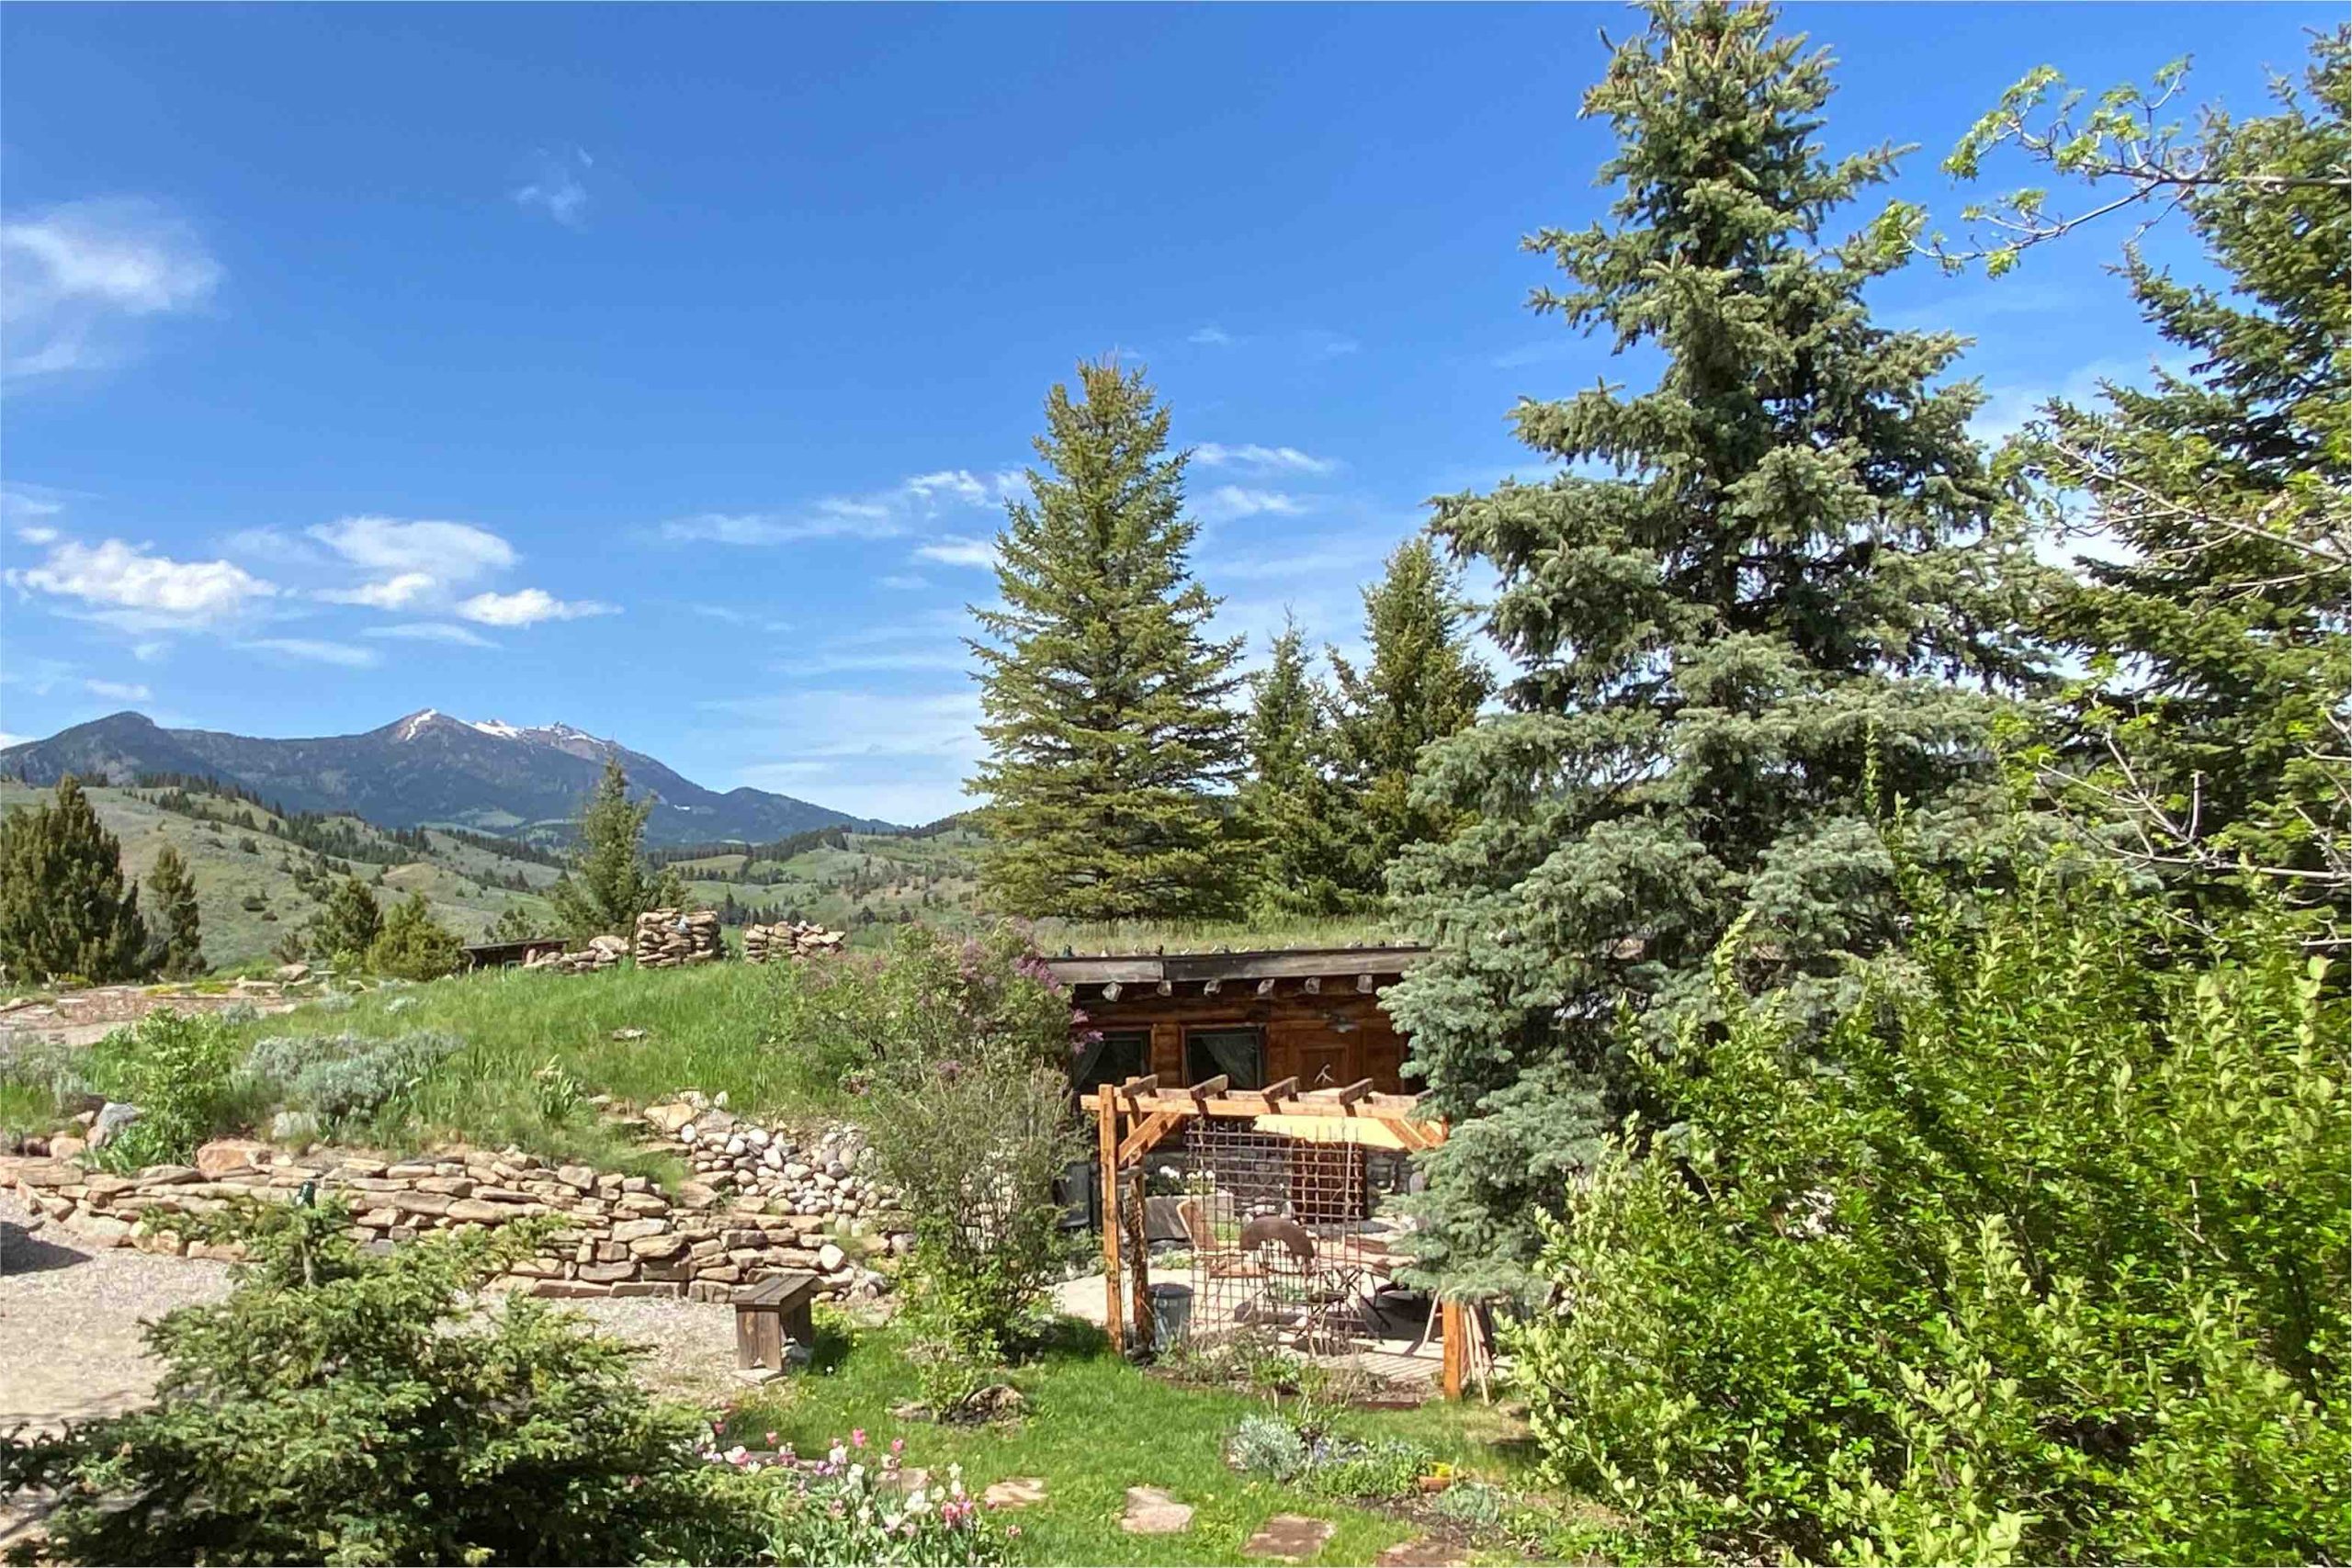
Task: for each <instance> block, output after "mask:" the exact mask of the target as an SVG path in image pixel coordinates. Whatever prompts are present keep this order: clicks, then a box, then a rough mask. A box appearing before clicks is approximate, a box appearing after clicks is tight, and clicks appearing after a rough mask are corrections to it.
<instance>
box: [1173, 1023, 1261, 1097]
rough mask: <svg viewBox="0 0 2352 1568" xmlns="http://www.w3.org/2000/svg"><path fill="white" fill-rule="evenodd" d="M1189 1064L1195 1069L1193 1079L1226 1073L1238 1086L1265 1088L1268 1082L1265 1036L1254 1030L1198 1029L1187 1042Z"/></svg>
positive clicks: (1239, 1087)
mask: <svg viewBox="0 0 2352 1568" xmlns="http://www.w3.org/2000/svg"><path fill="white" fill-rule="evenodd" d="M1186 1044H1187V1045H1188V1047H1189V1049H1188V1050H1187V1051H1186V1053H1185V1055H1186V1056H1187V1058H1188V1060H1187V1062H1186V1064H1185V1065H1186V1066H1188V1067H1189V1068H1190V1069H1191V1070H1192V1075H1193V1082H1194V1083H1198V1082H1200V1081H1201V1080H1202V1079H1203V1078H1206V1077H1216V1075H1217V1074H1219V1073H1223V1074H1224V1075H1225V1076H1226V1077H1228V1078H1230V1079H1232V1080H1233V1087H1234V1088H1235V1089H1263V1088H1264V1087H1265V1084H1266V1053H1265V1047H1264V1043H1263V1041H1262V1038H1261V1036H1260V1034H1259V1032H1258V1031H1256V1030H1254V1029H1202V1030H1195V1031H1194V1032H1193V1034H1192V1035H1191V1036H1190V1038H1189V1039H1188V1040H1187V1041H1186Z"/></svg>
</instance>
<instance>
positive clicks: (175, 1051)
mask: <svg viewBox="0 0 2352 1568" xmlns="http://www.w3.org/2000/svg"><path fill="white" fill-rule="evenodd" d="M240 1055H241V1054H240V1052H239V1051H238V1049H237V1037H236V1032H235V1030H234V1029H233V1028H232V1027H231V1025H230V1024H229V1022H228V1021H227V1020H225V1019H222V1018H219V1017H216V1016H212V1015H209V1014H205V1013H182V1012H178V1011H175V1010H173V1009H170V1008H158V1009H157V1010H155V1011H153V1012H151V1013H148V1014H147V1015H146V1016H144V1017H142V1018H141V1019H140V1020H139V1021H138V1022H136V1023H133V1024H131V1025H130V1027H129V1028H127V1029H118V1030H116V1031H115V1032H113V1033H111V1034H109V1035H107V1037H106V1038H105V1039H104V1040H102V1041H100V1042H99V1043H97V1045H96V1046H95V1047H94V1048H93V1049H92V1051H91V1053H90V1057H91V1059H90V1066H89V1076H90V1080H91V1082H92V1084H93V1086H94V1087H95V1088H96V1089H97V1091H98V1092H99V1093H102V1094H104V1095H106V1096H107V1097H108V1098H109V1099H112V1100H128V1101H129V1102H130V1103H131V1104H133V1105H136V1106H137V1107H139V1109H140V1111H141V1112H142V1114H141V1116H140V1118H139V1120H138V1121H136V1122H132V1123H131V1124H130V1126H129V1127H127V1128H125V1129H124V1130H123V1131H122V1133H121V1134H119V1135H118V1136H117V1137H116V1138H115V1140H114V1141H113V1142H112V1143H110V1144H108V1145H107V1146H106V1148H105V1150H104V1151H103V1157H104V1160H105V1163H107V1164H108V1165H111V1166H114V1167H116V1168H131V1167H135V1166H141V1165H153V1164H157V1163H161V1162H164V1161H185V1160H187V1159H188V1158H189V1157H190V1156H193V1155H194V1154H195V1153H196V1146H197V1145H198V1144H200V1143H202V1142H204V1141H205V1140H206V1139H207V1138H209V1137H212V1136H214V1135H215V1134H220V1133H224V1132H232V1131H234V1130H235V1129H236V1128H237V1127H239V1126H240V1125H243V1122H245V1120H247V1117H248V1114H249V1112H250V1111H251V1108H252V1107H251V1095H250V1092H249V1089H248V1086H247V1085H245V1084H244V1083H243V1082H241V1081H240V1078H239V1075H238V1072H237V1065H238V1060H239V1056H240Z"/></svg>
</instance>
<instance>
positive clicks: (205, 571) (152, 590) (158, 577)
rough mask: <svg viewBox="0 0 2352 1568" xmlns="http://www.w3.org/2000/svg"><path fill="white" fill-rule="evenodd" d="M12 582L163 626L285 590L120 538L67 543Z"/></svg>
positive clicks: (217, 563)
mask: <svg viewBox="0 0 2352 1568" xmlns="http://www.w3.org/2000/svg"><path fill="white" fill-rule="evenodd" d="M6 581H7V582H8V583H9V584H10V585H11V586H12V587H16V588H20V589H28V590H30V591H32V592H40V593H52V594H56V595H59V596H60V597H63V598H69V599H79V600H81V601H83V602H84V603H85V604H93V605H97V606H100V607H102V608H104V609H106V610H109V611H131V612H137V613H138V614H139V615H140V617H141V618H143V619H145V620H147V621H148V622H150V623H151V624H153V625H154V626H170V625H182V626H192V625H198V624H201V623H204V622H208V621H216V620H220V619H222V618H224V617H226V616H229V615H234V614H236V613H237V612H238V611H239V610H241V609H243V607H244V606H245V605H246V604H248V603H250V602H251V601H253V600H255V599H265V598H267V597H269V596H270V595H272V594H274V593H276V592H277V588H276V587H275V586H274V585H273V584H271V583H268V582H265V581H262V580H261V579H260V578H257V577H255V576H254V575H253V574H252V573H251V572H249V571H247V570H245V569H244V568H243V567H241V566H238V565H236V564H235V563H234V562H232V561H225V560H209V561H176V560H173V559H172V558H170V557H168V556H158V555H149V554H147V553H146V552H145V550H144V549H143V547H135V546H131V545H127V544H124V543H123V542H122V541H121V540H119V539H108V540H107V541H106V542H105V543H104V544H101V545H99V546H97V547H95V548H94V547H90V546H87V545H84V544H81V543H78V542H76V541H74V540H71V539H67V540H62V541H60V542H58V543H56V544H54V545H52V546H51V547H50V551H49V558H48V559H47V560H46V561H44V562H43V563H42V564H41V565H40V566H37V567H29V568H27V569H24V570H11V571H9V572H7V573H6Z"/></svg>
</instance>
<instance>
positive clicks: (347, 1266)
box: [0, 1204, 761, 1562]
mask: <svg viewBox="0 0 2352 1568" xmlns="http://www.w3.org/2000/svg"><path fill="white" fill-rule="evenodd" d="M349 1224H350V1215H349V1213H348V1212H347V1211H345V1210H344V1209H343V1208H342V1207H341V1206H340V1205H334V1204H322V1205H320V1206H318V1207H316V1208H311V1207H306V1206H301V1205H268V1206H265V1207H264V1209H263V1210H262V1212H261V1213H259V1214H258V1215H256V1216H255V1217H254V1219H253V1220H252V1221H251V1224H250V1227H249V1228H248V1229H247V1230H246V1232H245V1233H244V1234H245V1235H246V1240H247V1245H248V1247H250V1248H251V1250H252V1253H253V1256H254V1260H255V1261H254V1266H253V1267H252V1268H250V1269H247V1270H246V1271H245V1272H244V1273H243V1277H242V1278H241V1279H240V1280H239V1282H238V1284H237V1287H236V1289H235V1290H234V1291H233V1292H232V1293H231V1295H230V1296H229V1298H228V1299H227V1300H226V1301H224V1302H222V1303H219V1304H218V1305H209V1306H193V1307H183V1308H180V1309H178V1310H177V1311H175V1312H172V1313H170V1314H166V1315H165V1316H164V1318H163V1320H162V1321H161V1322H159V1323H157V1324H155V1325H153V1327H151V1328H150V1329H149V1330H148V1342H149V1344H150V1346H151V1347H152V1348H153V1351H154V1352H155V1354H156V1355H157V1356H158V1357H160V1358H161V1359H162V1360H163V1362H164V1373H163V1378H162V1381H161V1382H160V1384H159V1386H158V1389H157V1394H156V1402H155V1404H153V1405H152V1406H151V1407H149V1408H147V1409H144V1410H140V1411H136V1412H133V1413H131V1414H130V1415H126V1416H107V1417H105V1418H102V1419H99V1420H96V1421H90V1422H85V1423H83V1424H80V1425H77V1426H75V1427H72V1428H71V1429H69V1430H68V1431H67V1432H66V1433H65V1434H64V1435H62V1436H60V1437H53V1438H33V1439H31V1440H29V1441H19V1440H17V1439H13V1438H0V1494H8V1493H14V1492H17V1491H18V1490H20V1489H25V1488H40V1489H45V1490H53V1491H54V1492H55V1493H56V1494H57V1496H58V1503H57V1506H56V1508H55V1510H54V1511H53V1512H52V1513H51V1514H50V1515H49V1517H48V1518H47V1521H46V1524H47V1529H48V1532H49V1540H48V1543H47V1549H48V1551H50V1552H51V1553H52V1554H53V1555H54V1556H55V1557H56V1558H58V1559H59V1560H62V1561H65V1562H322V1561H323V1562H640V1561H645V1560H648V1559H655V1560H660V1561H673V1562H674V1561H688V1562H735V1561H745V1560H748V1559H749V1557H750V1556H751V1555H752V1551H753V1550H754V1549H755V1547H756V1544H757V1533H756V1531H757V1527H758V1526H759V1524H760V1522H761V1520H760V1518H759V1516H758V1514H757V1512H756V1510H754V1509H753V1508H752V1507H751V1506H748V1504H747V1502H746V1500H745V1499H743V1498H742V1497H741V1495H738V1494H737V1493H735V1492H733V1491H730V1490H729V1489H728V1488H726V1487H724V1486H722V1485H719V1484H718V1475H717V1473H716V1471H715V1467H712V1466H710V1465H707V1464H706V1463H705V1462H703V1461H702V1460H701V1459H699V1458H698V1456H697V1455H696V1453H695V1448H694V1438H695V1430H696V1427H697V1423H696V1421H695V1418H694V1416H692V1414H691V1413H689V1412H686V1411H684V1410H669V1409H664V1408H661V1407H657V1406H654V1405H652V1404H649V1403H648V1401H647V1398H646V1395H645V1393H644V1391H643V1390H642V1389H641V1388H640V1387H639V1384H638V1382H637V1380H636V1378H635V1377H634V1376H633V1375H632V1368H631V1359H632V1357H633V1355H634V1352H633V1351H632V1350H631V1349H630V1348H628V1347H627V1346H624V1345H623V1344H621V1343H620V1342H618V1341H616V1340H614V1339H611V1338H608V1337H605V1336H602V1335H598V1334H594V1333H590V1332H587V1331H585V1330H584V1329H583V1328H582V1326H581V1325H580V1323H579V1320H577V1319H576V1318H573V1317H571V1316H568V1315H566V1314H561V1313H559V1312H556V1311H553V1310H550V1309H549V1308H548V1306H547V1305H545V1304H544V1303H538V1302H536V1301H533V1300H531V1299H529V1298H527V1297H521V1296H516V1297H510V1298H509V1299H508V1300H507V1302H506V1304H505V1305H504V1307H503V1309H502V1310H500V1311H498V1312H495V1313H486V1314H474V1313H473V1312H472V1311H471V1306H472V1300H471V1298H470V1296H469V1294H468V1292H469V1291H470V1290H471V1289H473V1288H474V1287H476V1286H477V1285H479V1284H480V1283H481V1282H482V1281H483V1280H486V1279H487V1278H488V1277H489V1276H490V1274H491V1273H492V1271H493V1270H494V1269H496V1268H497V1267H499V1266H500V1264H501V1262H502V1261H503V1260H506V1259H509V1258H511V1257H513V1256H515V1255H516V1254H517V1252H518V1249H524V1248H527V1247H528V1245H529V1242H528V1239H527V1237H525V1236H522V1235H503V1234H502V1235H499V1236H496V1237H492V1236H491V1235H470V1236H463V1237H458V1236H450V1237H441V1236H435V1237H431V1238H428V1239H424V1240H420V1241H417V1242H415V1243H413V1244H410V1245H408V1246H404V1247H399V1248H397V1249H395V1250H394V1251H393V1252H391V1253H390V1254H389V1255H387V1256H381V1257H379V1256H375V1255H372V1254H369V1253H368V1252H365V1251H363V1250H362V1249H361V1248H360V1247H358V1246H357V1245H356V1243H354V1242H352V1241H351V1240H350V1239H349V1237H348V1236H347V1235H345V1230H346V1227H348V1226H349ZM508 1229H509V1230H514V1229H516V1227H508Z"/></svg>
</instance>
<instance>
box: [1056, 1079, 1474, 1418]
mask: <svg viewBox="0 0 2352 1568" xmlns="http://www.w3.org/2000/svg"><path fill="white" fill-rule="evenodd" d="M1092 1104H1093V1107H1094V1112H1095V1118H1096V1128H1097V1135H1098V1139H1099V1158H1100V1161H1101V1167H1102V1169H1101V1176H1102V1187H1101V1190H1102V1193H1103V1276H1104V1278H1103V1293H1104V1298H1105V1299H1104V1308H1105V1311H1104V1317H1103V1323H1104V1326H1105V1327H1106V1328H1107V1329H1108V1331H1109V1333H1110V1337H1111V1345H1112V1348H1114V1349H1117V1350H1121V1351H1125V1350H1130V1349H1133V1350H1148V1349H1149V1348H1151V1332H1152V1315H1151V1304H1150V1296H1149V1291H1150V1285H1151V1278H1150V1252H1149V1249H1148V1246H1147V1245H1146V1242H1145V1227H1144V1201H1143V1184H1142V1183H1141V1182H1140V1181H1136V1180H1132V1179H1128V1176H1127V1173H1131V1172H1133V1171H1135V1170H1136V1168H1137V1167H1139V1166H1140V1165H1141V1164H1142V1162H1143V1159H1144V1156H1147V1155H1148V1154H1149V1153H1150V1152H1151V1151H1152V1150H1153V1149H1154V1148H1156V1147H1158V1146H1159V1144H1160V1143H1161V1142H1162V1141H1164V1140H1165V1139H1167V1138H1168V1137H1169V1136H1170V1135H1171V1134H1177V1133H1180V1132H1181V1131H1182V1129H1183V1128H1184V1126H1185V1125H1186V1124H1187V1123H1188V1122H1193V1121H1194V1120H1197V1119H1199V1118H1203V1117H1212V1116H1214V1117H1231V1118H1238V1119H1246V1120H1249V1121H1252V1122H1257V1121H1261V1120H1266V1119H1279V1120H1282V1121H1288V1120H1290V1119H1292V1118H1295V1117H1330V1118H1346V1119H1349V1120H1351V1121H1353V1122H1359V1123H1363V1124H1367V1125H1368V1126H1372V1127H1377V1128H1378V1129H1379V1130H1380V1133H1381V1134H1382V1137H1381V1140H1380V1141H1381V1142H1382V1143H1383V1144H1385V1145H1389V1146H1393V1147H1397V1148H1401V1149H1403V1150H1405V1151H1407V1152H1408V1153H1417V1152H1419V1151H1421V1150H1426V1149H1433V1148H1436V1147H1437V1146H1438V1145H1440V1144H1442V1143H1444V1142H1445V1137H1446V1124H1445V1123H1444V1122H1442V1121H1423V1120H1420V1119H1419V1115H1418V1111H1419V1097H1418V1096H1416V1095H1409V1094H1376V1093H1374V1092H1373V1088H1372V1080H1371V1079H1369V1078H1366V1079H1363V1080H1361V1081H1359V1082H1356V1083H1351V1084H1349V1085H1346V1086H1345V1087H1343V1088H1339V1089H1310V1090H1307V1091H1306V1092H1303V1093H1302V1092H1301V1091H1300V1089H1299V1087H1298V1080H1297V1079H1296V1078H1284V1079H1283V1080H1282V1081H1281V1082H1279V1083H1272V1084H1268V1085H1267V1086H1266V1087H1265V1088H1263V1089H1234V1088H1232V1087H1231V1086H1230V1082H1229V1080H1228V1079H1227V1078H1225V1077H1213V1078H1208V1079H1204V1081H1202V1082H1200V1083H1195V1084H1189V1085H1186V1086H1184V1087H1182V1088H1181V1089H1162V1088H1161V1087H1160V1085H1159V1078H1158V1077H1156V1076H1152V1077H1133V1078H1129V1079H1127V1080H1126V1081H1125V1082H1124V1083H1122V1084H1120V1085H1118V1086H1117V1087H1116V1088H1112V1087H1110V1086H1107V1085H1106V1086H1104V1087H1103V1089H1100V1090H1098V1091H1096V1093H1095V1094H1094V1095H1093V1097H1092ZM1439 1325H1440V1333H1441V1334H1442V1347H1443V1368H1444V1371H1443V1379H1444V1387H1445V1393H1446V1397H1447V1398H1449V1399H1456V1398H1459V1397H1461V1393H1462V1384H1463V1378H1464V1363H1465V1356H1464V1348H1465V1346H1466V1344H1467V1339H1466V1337H1465V1335H1464V1323H1463V1306H1462V1303H1459V1302H1454V1301H1442V1302H1441V1303H1439Z"/></svg>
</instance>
